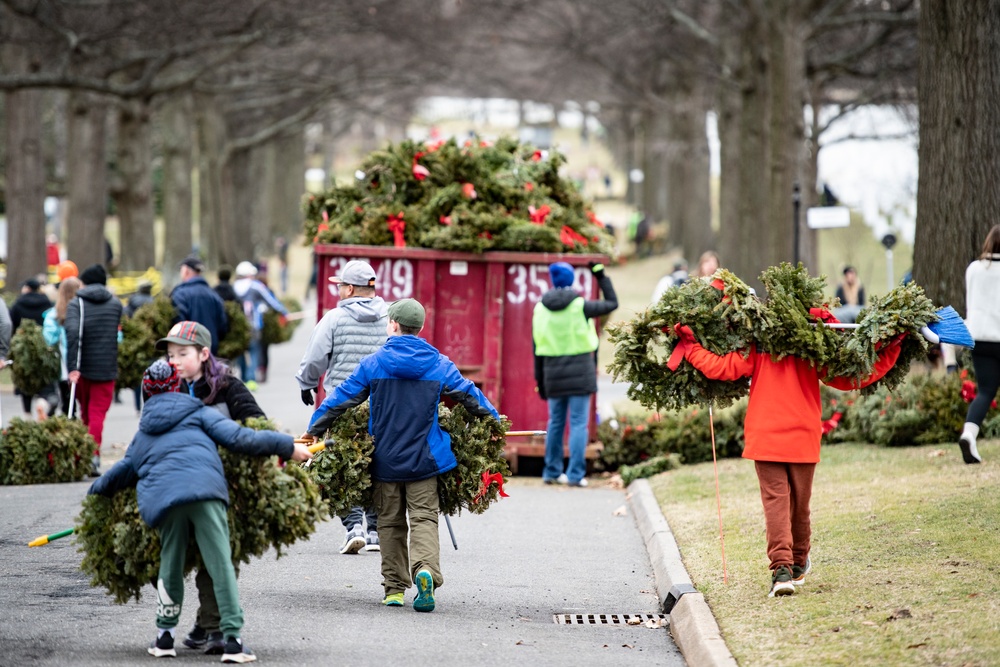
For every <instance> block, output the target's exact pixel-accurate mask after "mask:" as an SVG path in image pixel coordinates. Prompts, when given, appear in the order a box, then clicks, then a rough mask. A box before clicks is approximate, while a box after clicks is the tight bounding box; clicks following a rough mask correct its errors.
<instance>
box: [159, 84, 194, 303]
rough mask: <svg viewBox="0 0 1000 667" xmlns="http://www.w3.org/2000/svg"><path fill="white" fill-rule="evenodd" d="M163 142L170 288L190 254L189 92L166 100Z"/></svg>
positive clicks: (191, 142) (165, 253)
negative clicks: (179, 266) (177, 268)
mask: <svg viewBox="0 0 1000 667" xmlns="http://www.w3.org/2000/svg"><path fill="white" fill-rule="evenodd" d="M160 118H161V122H160V128H161V130H160V132H161V135H162V142H163V222H164V249H163V266H164V267H165V268H164V275H163V278H164V284H165V285H166V286H167V287H171V286H173V285H174V284H176V283H177V281H178V280H179V279H180V275H179V274H178V272H177V271H176V270H175V267H176V266H178V265H179V264H180V262H181V260H183V259H184V258H185V257H187V256H188V255H189V254H191V250H192V246H193V243H194V239H193V235H192V223H193V219H192V215H193V213H192V203H193V202H192V190H191V170H192V168H193V159H194V155H193V151H194V130H195V128H194V123H193V105H192V101H191V97H190V96H189V95H188V94H181V95H178V96H176V97H172V98H170V99H169V100H167V101H166V103H165V104H164V106H163V110H162V112H161V114H160Z"/></svg>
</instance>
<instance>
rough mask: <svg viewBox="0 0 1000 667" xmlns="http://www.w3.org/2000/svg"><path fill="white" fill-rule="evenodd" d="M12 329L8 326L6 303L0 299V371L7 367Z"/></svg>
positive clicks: (8, 318)
mask: <svg viewBox="0 0 1000 667" xmlns="http://www.w3.org/2000/svg"><path fill="white" fill-rule="evenodd" d="M13 333H14V329H13V327H12V326H11V324H10V311H8V310H7V302H6V301H4V300H3V299H0V369H3V368H4V367H5V366H6V365H7V356H8V355H9V354H10V337H11V336H12V335H13Z"/></svg>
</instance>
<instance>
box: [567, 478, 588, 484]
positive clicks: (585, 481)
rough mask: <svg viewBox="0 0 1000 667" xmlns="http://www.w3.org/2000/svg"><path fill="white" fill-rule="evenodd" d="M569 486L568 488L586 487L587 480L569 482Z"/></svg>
mask: <svg viewBox="0 0 1000 667" xmlns="http://www.w3.org/2000/svg"><path fill="white" fill-rule="evenodd" d="M569 485H570V486H587V480H586V478H584V479H581V480H580V481H579V482H570V483H569Z"/></svg>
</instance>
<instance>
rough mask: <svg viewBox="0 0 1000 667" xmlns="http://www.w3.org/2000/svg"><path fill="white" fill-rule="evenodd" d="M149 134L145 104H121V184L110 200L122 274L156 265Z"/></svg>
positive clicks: (151, 158)
mask: <svg viewBox="0 0 1000 667" xmlns="http://www.w3.org/2000/svg"><path fill="white" fill-rule="evenodd" d="M151 132H152V129H151V127H150V110H149V105H148V104H146V103H145V102H142V101H139V100H128V101H124V102H122V103H121V106H120V107H119V111H118V149H117V156H118V173H119V175H120V177H121V182H120V188H116V190H115V192H114V198H115V205H116V207H117V208H118V221H119V229H120V231H121V244H120V251H119V253H118V254H119V258H118V265H119V267H120V268H121V269H123V270H125V271H145V270H146V269H148V268H149V267H151V266H155V265H156V234H155V233H154V224H155V221H156V220H155V214H154V211H153V150H152V142H151Z"/></svg>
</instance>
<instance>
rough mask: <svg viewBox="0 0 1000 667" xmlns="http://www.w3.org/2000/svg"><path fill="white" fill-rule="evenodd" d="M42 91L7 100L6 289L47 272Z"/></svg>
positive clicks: (19, 93) (21, 93) (13, 95)
mask: <svg viewBox="0 0 1000 667" xmlns="http://www.w3.org/2000/svg"><path fill="white" fill-rule="evenodd" d="M44 95H45V93H44V92H42V91H40V90H18V91H12V92H10V93H8V94H7V99H6V104H5V107H6V116H7V122H6V145H7V156H6V157H7V169H6V181H7V185H6V192H5V196H6V205H7V289H8V290H13V288H14V287H15V286H16V285H18V284H20V282H21V281H23V280H25V279H27V278H30V277H33V276H35V275H37V274H39V273H44V272H45V266H46V261H45V163H44V159H43V158H44V156H43V155H42V98H43V96H44Z"/></svg>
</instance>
